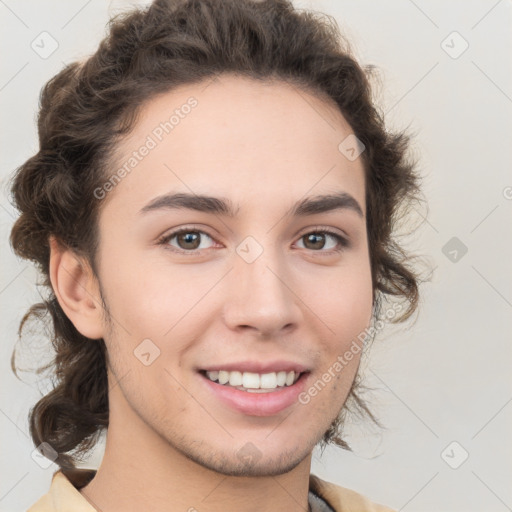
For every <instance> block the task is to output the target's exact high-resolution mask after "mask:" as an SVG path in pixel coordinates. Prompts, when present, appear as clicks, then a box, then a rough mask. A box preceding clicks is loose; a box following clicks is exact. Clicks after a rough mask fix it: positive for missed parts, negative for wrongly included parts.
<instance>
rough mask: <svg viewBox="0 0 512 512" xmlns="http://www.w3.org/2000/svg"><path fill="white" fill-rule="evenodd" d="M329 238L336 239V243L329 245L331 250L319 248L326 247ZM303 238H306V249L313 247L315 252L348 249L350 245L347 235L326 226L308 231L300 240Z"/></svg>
mask: <svg viewBox="0 0 512 512" xmlns="http://www.w3.org/2000/svg"><path fill="white" fill-rule="evenodd" d="M328 238H331V239H334V240H335V243H334V245H332V246H331V247H328V249H329V250H319V249H325V243H326V240H327V239H328ZM303 239H305V240H306V244H305V245H306V249H312V250H313V251H314V252H325V253H328V254H329V253H333V252H341V251H342V250H343V249H346V248H347V247H349V246H350V244H349V242H348V240H347V239H346V238H345V237H343V236H341V235H340V234H338V233H335V232H334V231H331V230H329V229H325V228H322V229H320V230H318V231H311V232H309V233H306V234H305V235H302V236H301V237H300V240H303Z"/></svg>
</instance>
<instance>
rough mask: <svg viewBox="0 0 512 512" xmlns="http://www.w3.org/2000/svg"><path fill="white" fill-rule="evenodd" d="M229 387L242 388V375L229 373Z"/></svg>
mask: <svg viewBox="0 0 512 512" xmlns="http://www.w3.org/2000/svg"><path fill="white" fill-rule="evenodd" d="M229 385H230V386H241V385H242V374H241V373H240V372H229Z"/></svg>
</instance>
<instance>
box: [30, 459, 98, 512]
mask: <svg viewBox="0 0 512 512" xmlns="http://www.w3.org/2000/svg"><path fill="white" fill-rule="evenodd" d="M94 473H95V471H93V470H87V469H82V470H74V471H72V472H71V473H70V474H68V476H66V475H64V473H63V472H62V470H58V471H56V472H55V473H54V474H53V477H52V482H51V485H50V489H49V490H48V492H47V493H46V494H44V495H43V496H41V497H40V498H39V499H38V500H37V501H36V502H35V503H34V504H33V505H31V506H30V508H28V509H27V511H26V512H67V511H69V510H70V509H72V510H73V512H96V511H95V509H94V508H93V507H92V505H90V504H89V502H88V501H87V500H86V499H85V498H84V497H83V496H82V495H81V494H80V492H79V490H78V489H79V488H80V487H82V485H80V484H84V483H85V482H87V481H88V480H90V479H91V478H92V476H93V475H94ZM69 477H71V480H70V478H69Z"/></svg>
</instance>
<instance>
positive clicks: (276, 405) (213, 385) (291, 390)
mask: <svg viewBox="0 0 512 512" xmlns="http://www.w3.org/2000/svg"><path fill="white" fill-rule="evenodd" d="M308 375H309V373H303V374H302V375H301V376H300V378H299V380H297V382H296V383H295V384H293V385H292V386H286V387H283V388H282V389H279V390H278V391H270V392H268V393H251V392H250V391H241V390H239V389H236V388H232V387H230V386H225V385H223V384H219V383H217V382H213V381H211V380H210V379H209V378H208V377H206V376H205V375H203V374H202V373H199V376H200V377H201V380H202V381H203V382H204V383H205V384H206V385H207V386H208V388H209V389H210V390H211V392H212V393H213V394H214V395H215V396H216V397H217V398H218V399H219V400H220V401H222V402H223V403H225V404H227V405H229V406H230V407H231V408H233V409H236V410H237V411H239V412H242V413H244V414H248V415H250V416H271V415H273V414H277V413H279V412H281V411H282V410H284V409H286V408H287V407H290V406H291V405H292V404H294V403H295V402H298V399H297V397H298V396H299V395H300V393H301V392H302V391H303V390H304V388H305V387H306V379H307V377H308Z"/></svg>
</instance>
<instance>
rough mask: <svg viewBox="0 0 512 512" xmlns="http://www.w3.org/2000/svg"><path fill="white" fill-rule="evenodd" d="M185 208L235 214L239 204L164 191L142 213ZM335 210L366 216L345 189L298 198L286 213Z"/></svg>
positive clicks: (310, 213) (301, 215)
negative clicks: (349, 211) (235, 205)
mask: <svg viewBox="0 0 512 512" xmlns="http://www.w3.org/2000/svg"><path fill="white" fill-rule="evenodd" d="M162 209H165V210H173V209H178V210H179V209H186V210H195V211H198V212H204V213H211V214H216V215H223V216H226V217H230V218H232V217H235V215H236V214H237V213H238V211H239V210H240V206H238V208H236V209H235V207H234V205H233V203H232V202H231V201H230V200H229V199H226V198H223V197H212V196H206V195H196V194H188V193H176V194H165V195H162V196H158V197H156V198H155V199H153V200H151V201H150V202H149V203H148V204H147V205H146V206H144V207H143V208H142V209H141V210H140V212H139V214H144V213H148V212H151V211H155V210H162ZM333 210H351V211H354V212H355V213H357V214H358V215H359V217H364V214H363V210H362V208H361V206H360V205H359V203H358V202H357V201H356V200H355V199H354V197H353V196H351V195H350V194H348V193H346V192H338V193H336V194H326V195H317V196H312V197H307V198H306V199H302V200H300V201H297V203H295V204H294V205H293V206H292V208H291V209H290V210H289V211H288V212H286V214H285V215H292V216H294V217H305V216H307V215H315V214H318V213H325V212H330V211H333Z"/></svg>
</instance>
